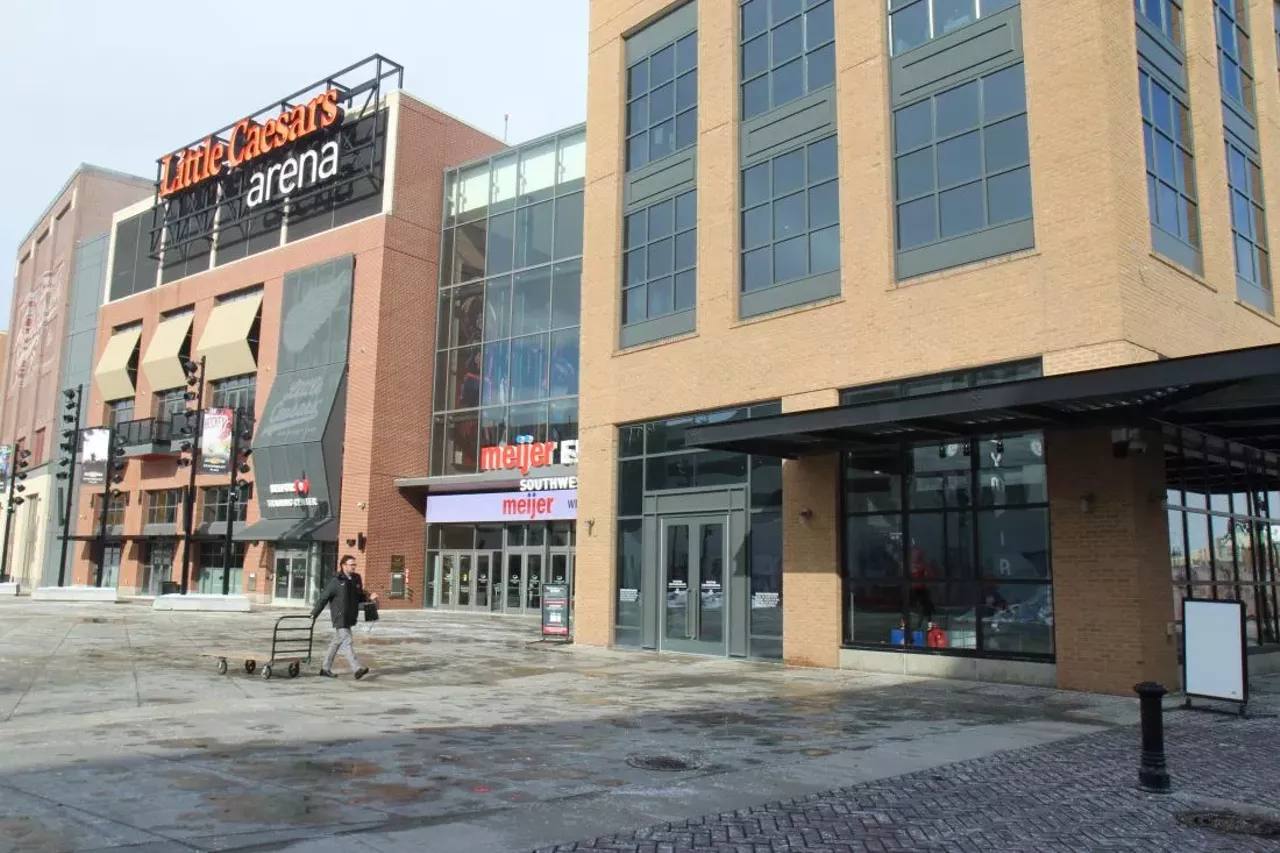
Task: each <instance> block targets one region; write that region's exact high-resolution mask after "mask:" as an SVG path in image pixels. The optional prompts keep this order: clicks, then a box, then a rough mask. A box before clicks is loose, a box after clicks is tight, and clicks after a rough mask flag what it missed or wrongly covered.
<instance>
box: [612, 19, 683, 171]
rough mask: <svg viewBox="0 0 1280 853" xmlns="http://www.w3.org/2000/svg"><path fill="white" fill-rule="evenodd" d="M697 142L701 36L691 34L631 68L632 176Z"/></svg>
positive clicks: (629, 130) (629, 149) (629, 145)
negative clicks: (642, 168) (633, 172)
mask: <svg viewBox="0 0 1280 853" xmlns="http://www.w3.org/2000/svg"><path fill="white" fill-rule="evenodd" d="M697 140H698V34H697V33H696V32H695V33H689V34H688V35H685V36H682V37H681V38H679V39H678V40H676V41H672V42H669V43H667V44H665V45H663V46H662V47H661V48H659V49H657V50H655V51H653V52H652V53H651V54H649V55H648V56H646V57H645V58H643V59H641V60H640V61H638V62H635V63H632V64H631V65H630V66H628V68H627V171H629V172H630V171H635V170H636V169H639V168H641V167H642V166H645V165H647V164H649V163H651V162H653V161H654V160H660V159H662V158H663V157H666V156H667V155H668V154H674V153H675V152H676V151H680V150H681V149H684V148H688V147H689V146H690V145H693V144H694V143H695V142H697Z"/></svg>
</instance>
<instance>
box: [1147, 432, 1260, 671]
mask: <svg viewBox="0 0 1280 853" xmlns="http://www.w3.org/2000/svg"><path fill="white" fill-rule="evenodd" d="M1164 452H1165V477H1166V490H1165V506H1166V509H1167V511H1168V518H1169V564H1170V569H1171V572H1172V580H1173V608H1174V621H1175V622H1177V623H1178V626H1179V630H1181V622H1182V600H1183V599H1184V598H1199V599H1210V600H1212V599H1217V600H1220V601H1223V600H1230V601H1241V602H1243V603H1244V608H1245V628H1246V630H1245V635H1246V637H1247V641H1248V643H1249V645H1251V646H1264V645H1273V644H1276V643H1278V642H1280V595H1278V588H1277V587H1278V583H1280V459H1277V457H1276V456H1275V455H1274V454H1263V453H1261V452H1259V451H1256V450H1253V449H1250V448H1246V447H1242V446H1240V445H1238V444H1230V443H1227V442H1224V441H1220V440H1217V439H1213V438H1209V437H1208V436H1204V435H1201V434H1199V433H1195V432H1190V431H1187V430H1173V429H1168V430H1166V432H1165V449H1164Z"/></svg>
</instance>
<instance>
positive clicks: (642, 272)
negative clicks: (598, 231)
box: [622, 190, 698, 325]
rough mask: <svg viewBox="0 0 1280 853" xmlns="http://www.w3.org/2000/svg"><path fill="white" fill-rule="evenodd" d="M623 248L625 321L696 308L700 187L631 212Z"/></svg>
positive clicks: (646, 318) (652, 317) (627, 323)
mask: <svg viewBox="0 0 1280 853" xmlns="http://www.w3.org/2000/svg"><path fill="white" fill-rule="evenodd" d="M623 249H624V251H625V252H626V254H625V256H624V259H623V274H622V279H623V283H622V287H623V296H622V323H623V325H630V324H633V323H640V322H643V321H645V320H653V319H656V318H658V317H663V316H666V315H668V314H674V313H676V312H679V311H691V310H693V304H694V279H695V276H696V274H697V271H696V268H697V264H698V192H697V190H690V191H689V192H687V193H681V194H680V195H678V196H676V197H675V198H669V199H666V200H665V201H660V202H658V203H657V204H654V205H651V206H649V207H647V208H645V209H644V210H639V211H636V212H635V213H632V214H630V215H628V216H627V217H626V225H625V227H624V229H623Z"/></svg>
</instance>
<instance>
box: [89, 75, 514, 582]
mask: <svg viewBox="0 0 1280 853" xmlns="http://www.w3.org/2000/svg"><path fill="white" fill-rule="evenodd" d="M401 80H402V70H401V69H400V67H399V66H398V65H395V64H394V63H392V62H389V61H388V60H386V59H385V58H382V57H372V58H371V59H369V60H367V61H366V62H363V63H358V64H357V65H355V66H352V67H351V68H349V69H347V70H346V71H344V72H340V73H339V74H337V75H334V76H332V77H330V78H327V79H326V80H324V81H321V82H320V83H318V84H316V85H314V86H312V87H309V88H307V89H304V90H302V91H300V92H298V93H295V94H294V95H291V96H289V97H286V98H283V99H281V100H279V101H276V102H274V103H273V104H272V105H271V106H270V107H268V108H267V109H265V110H262V111H260V112H259V113H255V114H251V115H249V118H247V119H246V120H245V121H243V122H237V123H232V124H229V125H228V126H227V127H226V128H223V129H222V130H221V131H217V132H215V133H213V134H211V136H210V137H209V138H208V139H206V140H201V141H198V142H197V143H195V144H193V145H191V146H188V147H187V148H185V149H181V148H180V149H177V150H176V151H175V152H174V155H172V156H171V157H169V158H167V161H166V160H165V159H164V158H162V159H161V161H160V163H161V167H160V170H159V172H158V179H157V183H156V187H157V188H159V193H160V194H159V195H154V194H153V196H152V197H151V198H148V199H146V200H144V201H142V202H139V203H138V204H136V205H133V206H132V207H127V208H124V209H122V210H119V211H118V212H117V213H116V214H115V217H114V223H113V227H112V232H111V239H110V247H109V253H108V258H107V271H108V272H107V277H106V278H107V283H106V292H105V299H104V305H103V307H102V309H101V311H100V313H99V317H98V335H97V347H96V352H95V356H94V369H93V378H92V384H91V391H90V392H89V393H87V394H86V396H85V406H86V408H87V411H88V412H89V417H88V425H89V426H90V427H91V429H90V430H88V431H86V432H85V433H84V438H83V440H82V441H81V450H80V452H79V458H78V459H77V464H76V468H75V477H76V482H77V483H79V484H81V485H80V489H81V495H82V500H81V502H80V509H79V511H78V513H77V517H76V519H75V521H74V524H73V537H74V538H75V540H76V546H75V549H74V578H73V579H72V582H73V583H74V584H75V585H76V586H81V587H83V586H95V587H99V588H115V589H116V590H118V592H119V593H120V594H122V595H142V596H147V595H154V596H158V597H159V599H169V600H173V599H174V598H175V595H174V593H177V594H178V595H177V596H176V598H181V597H182V595H183V594H187V595H189V596H197V595H199V594H201V593H203V594H204V595H203V596H200V597H201V598H205V597H221V596H224V595H226V594H228V593H229V594H231V596H232V597H233V598H234V597H236V596H243V597H244V599H247V601H243V599H242V602H243V605H244V606H247V603H248V602H259V603H276V604H285V605H288V604H296V605H305V604H308V603H309V602H310V601H311V600H313V596H314V594H315V592H316V590H317V588H318V587H319V586H321V585H323V583H324V582H325V581H326V580H327V578H328V576H329V575H330V574H332V571H333V568H334V566H335V565H336V558H337V555H338V554H339V553H345V552H350V553H353V554H355V555H356V556H357V558H358V559H359V560H360V563H361V565H360V571H361V572H362V573H363V574H364V576H365V579H366V585H367V587H368V588H369V589H371V590H372V591H375V592H378V593H379V594H380V596H381V598H382V600H383V602H384V603H385V604H386V605H387V606H392V607H394V606H420V605H421V597H422V572H423V569H422V560H423V526H422V511H423V508H422V506H421V502H420V501H419V504H418V505H415V504H414V503H413V501H412V500H410V499H407V498H406V497H405V496H404V495H402V494H401V492H400V491H399V490H398V489H397V488H396V486H395V483H394V477H395V476H396V475H397V474H398V473H400V472H401V471H403V470H405V469H409V468H413V467H415V466H416V465H417V464H418V462H419V461H420V460H425V459H426V458H427V453H428V440H429V427H430V416H429V413H430V395H431V373H430V370H429V367H428V365H429V364H430V354H431V353H432V352H433V350H434V331H435V323H434V318H435V317H434V311H435V288H436V282H437V280H438V275H439V273H438V270H437V259H438V257H439V235H440V227H441V224H440V217H441V208H440V203H439V200H440V198H441V194H442V180H443V175H444V170H445V167H446V166H447V165H449V164H451V163H457V162H464V161H467V160H470V159H473V158H475V157H478V156H482V155H484V154H487V153H489V152H491V151H495V150H497V149H500V148H502V147H503V146H502V143H501V142H499V141H498V140H495V139H493V138H492V137H490V136H488V135H486V134H484V133H482V132H480V131H478V130H476V129H474V128H472V127H469V126H468V125H466V124H464V123H463V122H461V121H458V120H457V119H455V118H453V117H451V116H449V115H446V114H444V113H442V112H440V111H439V110H436V109H434V108H433V107H431V106H429V105H427V104H425V103H423V102H421V101H419V100H416V99H415V98H413V97H411V96H409V95H408V94H406V93H404V92H403V91H401V90H400V89H399V86H400V83H401ZM268 94H271V93H268ZM326 97H330V98H331V104H332V105H336V107H337V108H338V110H335V111H334V112H335V114H336V115H337V116H339V119H338V120H337V121H334V122H332V124H331V126H326V125H325V119H324V117H325V116H326V114H327V113H326V107H325V106H324V105H323V104H322V103H320V102H321V101H323V100H324V99H325V98H326ZM294 105H296V106H294ZM312 105H318V106H316V108H315V109H312ZM339 110H340V111H339ZM266 140H273V141H274V146H273V148H272V149H271V150H268V143H267V141H266ZM179 185H182V186H179ZM201 411H203V415H201V414H200V412H201ZM246 450H248V451H249V453H245V452H244V451H246ZM193 472H194V474H193ZM192 485H193V486H194V489H193V490H189V487H190V486H192ZM189 512H190V513H193V514H192V515H191V523H190V530H188V524H187V518H188V513H189ZM228 558H229V559H228ZM166 594H167V595H166ZM159 599H158V601H159ZM228 601H230V600H229V599H224V604H223V605H219V604H218V603H217V602H206V603H207V604H208V606H227V604H226V602H228ZM161 603H163V602H161ZM157 606H159V603H158V604H157ZM166 606H185V605H181V604H172V603H171V604H167V605H166ZM230 606H232V607H234V606H236V605H234V603H232V604H231V605H230Z"/></svg>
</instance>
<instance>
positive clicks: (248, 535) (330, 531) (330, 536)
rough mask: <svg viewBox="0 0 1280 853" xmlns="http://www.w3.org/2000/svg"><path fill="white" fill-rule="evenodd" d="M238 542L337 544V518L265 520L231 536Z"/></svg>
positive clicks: (256, 522)
mask: <svg viewBox="0 0 1280 853" xmlns="http://www.w3.org/2000/svg"><path fill="white" fill-rule="evenodd" d="M231 538H232V539H234V540H236V541H237V542H337V541H338V520H337V519H336V518H264V519H262V520H260V521H255V522H254V523H253V524H250V525H249V526H248V527H245V528H243V529H241V530H237V531H235V532H234V533H232V534H231Z"/></svg>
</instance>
